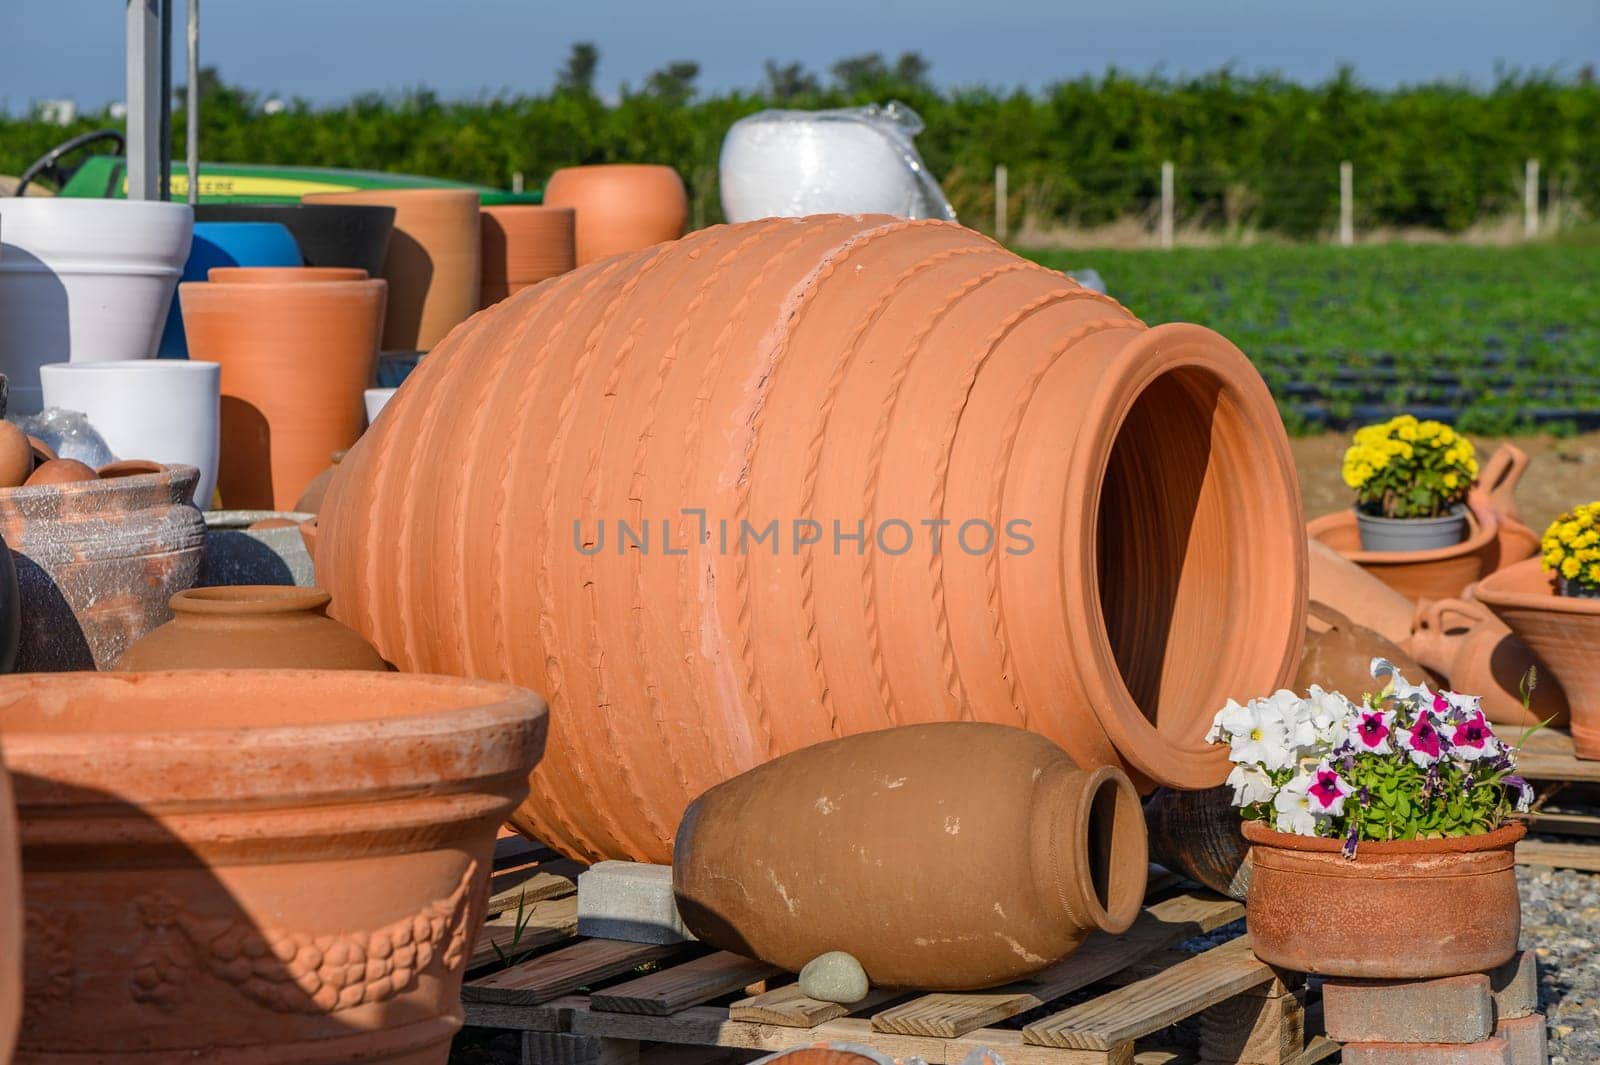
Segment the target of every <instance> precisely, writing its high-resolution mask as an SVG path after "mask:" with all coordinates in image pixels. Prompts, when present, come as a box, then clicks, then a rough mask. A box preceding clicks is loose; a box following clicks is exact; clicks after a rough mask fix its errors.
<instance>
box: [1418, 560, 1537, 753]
mask: <svg viewBox="0 0 1600 1065" xmlns="http://www.w3.org/2000/svg"><path fill="white" fill-rule="evenodd" d="M1474 594H1476V592H1474ZM1413 628H1414V631H1413V632H1412V634H1411V641H1410V645H1409V646H1410V647H1411V651H1412V653H1413V654H1414V655H1415V656H1416V659H1417V661H1418V662H1420V663H1422V665H1424V666H1425V667H1427V669H1428V670H1429V671H1430V672H1433V673H1435V674H1437V675H1439V676H1441V677H1445V678H1448V680H1449V684H1450V688H1451V689H1452V690H1454V691H1458V692H1465V693H1466V694H1468V695H1477V696H1481V697H1482V699H1483V713H1484V716H1485V717H1487V718H1488V719H1489V720H1490V721H1492V722H1494V723H1495V724H1497V725H1514V726H1517V727H1519V728H1527V727H1531V726H1533V725H1537V724H1539V723H1540V722H1543V721H1548V722H1549V723H1550V724H1551V725H1554V726H1555V727H1556V728H1566V727H1567V696H1566V693H1565V692H1563V691H1562V690H1561V685H1560V683H1559V682H1557V680H1556V679H1555V677H1553V676H1551V674H1550V671H1549V670H1547V669H1541V670H1540V671H1539V672H1540V676H1539V682H1538V684H1537V685H1536V686H1535V688H1534V690H1533V698H1532V700H1531V701H1530V702H1529V705H1528V707H1527V708H1526V709H1525V708H1524V707H1523V705H1522V678H1523V677H1524V676H1526V675H1527V672H1528V670H1529V668H1531V667H1533V666H1536V665H1537V664H1538V659H1536V658H1535V657H1534V654H1533V652H1532V651H1530V650H1529V649H1528V645H1527V644H1525V643H1523V642H1522V640H1521V638H1519V637H1518V636H1517V635H1516V634H1515V633H1513V632H1512V631H1511V629H1510V628H1509V627H1508V626H1507V625H1506V623H1505V622H1503V621H1501V620H1500V619H1499V618H1498V617H1496V616H1495V613H1494V611H1492V610H1490V609H1489V608H1488V607H1486V606H1484V605H1483V604H1482V603H1479V602H1476V601H1474V600H1468V599H1440V600H1436V601H1431V602H1424V603H1420V604H1418V606H1417V615H1416V622H1415V624H1414V626H1413ZM1512 741H1513V742H1515V739H1514V738H1512Z"/></svg>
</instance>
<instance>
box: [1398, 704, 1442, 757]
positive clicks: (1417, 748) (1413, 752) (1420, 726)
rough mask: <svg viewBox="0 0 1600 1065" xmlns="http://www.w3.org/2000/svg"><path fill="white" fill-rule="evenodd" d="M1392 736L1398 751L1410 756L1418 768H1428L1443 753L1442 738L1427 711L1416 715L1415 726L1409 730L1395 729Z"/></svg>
mask: <svg viewBox="0 0 1600 1065" xmlns="http://www.w3.org/2000/svg"><path fill="white" fill-rule="evenodd" d="M1394 734H1395V739H1396V740H1397V741H1398V742H1399V744H1400V749H1401V750H1402V751H1404V752H1406V754H1408V755H1410V756H1411V760H1412V761H1413V762H1415V763H1416V764H1417V765H1418V766H1419V767H1420V768H1423V769H1426V768H1428V767H1429V766H1430V765H1432V764H1433V763H1435V762H1437V761H1438V760H1439V758H1440V757H1441V756H1442V755H1443V753H1444V740H1443V737H1441V736H1440V735H1439V729H1438V726H1437V725H1436V724H1435V723H1434V720H1433V715H1432V714H1430V713H1428V712H1427V711H1423V712H1421V713H1419V714H1417V721H1416V724H1414V725H1413V726H1412V727H1411V728H1408V729H1407V728H1397V729H1395V730H1394Z"/></svg>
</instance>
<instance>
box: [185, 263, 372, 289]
mask: <svg viewBox="0 0 1600 1065" xmlns="http://www.w3.org/2000/svg"><path fill="white" fill-rule="evenodd" d="M206 280H207V281H212V282H216V283H219V284H224V285H270V284H275V283H278V282H283V281H302V282H305V281H365V280H367V272H366V271H365V270H358V269H356V268H355V267H351V266H217V267H213V268H212V269H211V270H210V271H209V272H208V273H207V274H206Z"/></svg>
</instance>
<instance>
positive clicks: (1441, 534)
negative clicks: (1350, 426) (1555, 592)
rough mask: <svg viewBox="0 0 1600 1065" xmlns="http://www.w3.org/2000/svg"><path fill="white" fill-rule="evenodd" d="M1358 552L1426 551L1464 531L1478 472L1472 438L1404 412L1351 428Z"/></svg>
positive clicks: (1349, 466)
mask: <svg viewBox="0 0 1600 1065" xmlns="http://www.w3.org/2000/svg"><path fill="white" fill-rule="evenodd" d="M1343 472H1344V481H1345V484H1347V485H1349V486H1350V487H1351V488H1352V489H1354V491H1355V493H1356V522H1357V524H1358V525H1359V527H1360V530H1361V547H1362V550H1364V551H1430V550H1435V549H1437V548H1441V547H1449V546H1451V545H1453V544H1459V543H1461V542H1462V541H1463V540H1465V539H1466V538H1467V493H1468V492H1470V491H1471V490H1472V486H1473V485H1474V484H1475V483H1476V482H1477V478H1478V460H1477V456H1476V454H1475V452H1474V450H1473V447H1472V441H1470V440H1468V439H1467V438H1466V437H1464V436H1462V435H1461V434H1460V433H1458V432H1456V431H1455V430H1454V429H1453V428H1451V427H1450V426H1448V425H1445V424H1444V423H1443V422H1437V421H1432V420H1429V421H1418V420H1417V419H1416V417H1414V416H1413V415H1410V414H1402V415H1399V416H1398V417H1395V418H1391V419H1390V420H1389V421H1387V422H1381V423H1379V424H1377V425H1369V426H1366V427H1365V428H1362V429H1358V430H1356V435H1355V440H1354V442H1353V443H1352V444H1351V445H1350V448H1349V450H1348V451H1346V452H1345V456H1344V471H1343Z"/></svg>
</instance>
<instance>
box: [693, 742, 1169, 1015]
mask: <svg viewBox="0 0 1600 1065" xmlns="http://www.w3.org/2000/svg"><path fill="white" fill-rule="evenodd" d="M1148 865H1149V856H1148V854H1147V853H1146V850H1145V829H1144V815H1143V813H1142V811H1141V810H1140V807H1139V796H1138V793H1137V792H1135V791H1134V789H1133V785H1132V784H1131V783H1130V782H1129V781H1128V779H1127V777H1125V776H1124V775H1123V774H1122V773H1121V772H1120V771H1119V770H1117V769H1114V768H1111V767H1102V768H1100V769H1096V770H1091V771H1085V770H1082V769H1079V768H1078V767H1077V766H1075V765H1073V764H1072V761H1071V760H1070V759H1069V758H1068V757H1067V755H1066V752H1064V751H1062V750H1061V748H1059V747H1057V746H1056V745H1055V744H1053V743H1051V742H1050V741H1048V740H1046V739H1044V738H1043V737H1041V736H1036V735H1034V734H1032V733H1029V732H1024V731H1022V730H1021V729H1014V728H1006V727H1003V726H1000V725H982V724H977V723H975V722H945V723H943V724H935V725H911V726H907V727H905V728H897V729H886V730H883V731H880V732H869V733H865V734H863V735H859V736H847V737H845V738H844V739H839V740H830V741H828V742H826V743H819V744H816V745H814V746H811V747H807V748H805V749H804V750H800V751H795V752H793V753H791V754H787V755H784V756H783V757H782V758H778V759H776V760H774V761H771V762H768V763H766V764H765V765H762V766H758V767H757V768H755V769H752V770H750V771H749V772H747V773H743V774H740V775H739V776H737V777H735V778H733V779H732V780H729V781H726V782H725V783H722V784H719V785H717V786H716V787H714V788H712V789H711V790H710V791H708V792H706V793H705V794H704V795H702V796H700V798H698V799H696V800H695V801H694V803H693V804H692V805H690V807H689V809H688V811H687V812H686V813H685V814H684V816H683V824H682V826H681V827H680V828H679V831H678V843H677V848H676V850H675V851H674V852H673V855H672V886H673V891H674V893H675V895H676V896H677V900H678V909H679V912H681V913H682V914H683V920H684V923H685V924H686V925H687V926H688V927H689V929H690V930H691V931H693V932H694V934H695V935H696V936H698V937H699V938H700V939H701V940H702V941H704V942H706V943H709V944H711V945H712V946H714V947H718V948H720V949H722V950H729V951H734V952H735V953H739V954H744V955H748V956H750V957H754V958H760V959H761V960H762V961H766V962H769V963H771V964H774V965H778V966H781V967H782V968H785V969H788V970H789V971H790V972H799V971H800V969H801V968H802V967H803V966H804V965H805V964H806V962H808V961H810V960H811V959H812V958H815V957H816V956H817V955H819V954H823V953H826V952H827V951H831V950H842V951H845V952H847V953H849V954H851V955H853V956H854V957H855V959H856V960H857V961H859V962H860V963H861V966H862V968H863V969H865V970H866V974H867V979H868V980H870V981H871V983H872V984H873V986H876V987H916V988H926V989H929V990H966V989H972V988H983V987H993V986H995V985H997V984H1003V983H1006V982H1007V981H1010V980H1015V979H1018V978H1020V977H1023V976H1026V975H1028V974H1029V973H1033V972H1037V971H1038V970H1040V969H1043V968H1046V967H1047V966H1049V965H1052V964H1054V963H1055V962H1057V961H1059V960H1060V959H1062V958H1064V957H1066V956H1067V955H1068V954H1070V953H1072V952H1073V951H1074V950H1076V949H1077V948H1078V947H1079V946H1080V945H1082V943H1083V940H1084V938H1085V937H1086V936H1087V935H1088V934H1089V933H1090V932H1091V931H1093V930H1094V929H1097V928H1098V929H1101V930H1104V931H1106V932H1111V933H1117V932H1123V931H1126V930H1127V928H1128V926H1129V925H1131V924H1132V923H1133V919H1134V918H1135V917H1137V916H1138V914H1139V906H1140V904H1141V902H1142V901H1143V899H1144V887H1145V874H1146V870H1147V869H1148ZM962 869H964V870H973V871H976V870H984V869H988V870H1000V869H1006V870H1007V872H1006V873H1004V874H1002V875H994V876H987V875H983V874H981V873H980V874H977V875H971V876H965V875H963V876H955V875H952V870H962ZM907 900H915V905H911V906H908V905H907Z"/></svg>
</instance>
